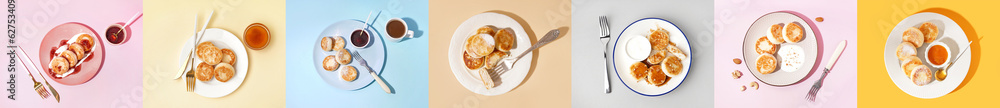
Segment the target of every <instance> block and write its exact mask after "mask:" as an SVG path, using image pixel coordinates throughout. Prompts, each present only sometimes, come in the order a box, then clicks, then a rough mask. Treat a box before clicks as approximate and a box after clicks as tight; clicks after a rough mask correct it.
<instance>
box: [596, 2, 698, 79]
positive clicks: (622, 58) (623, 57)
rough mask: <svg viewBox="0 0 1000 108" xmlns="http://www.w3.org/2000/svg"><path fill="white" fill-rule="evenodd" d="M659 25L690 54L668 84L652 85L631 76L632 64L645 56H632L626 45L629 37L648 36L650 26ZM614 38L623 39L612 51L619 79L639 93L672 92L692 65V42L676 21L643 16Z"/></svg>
mask: <svg viewBox="0 0 1000 108" xmlns="http://www.w3.org/2000/svg"><path fill="white" fill-rule="evenodd" d="M657 27H661V28H663V29H666V30H667V31H668V32H669V35H670V42H673V43H674V44H675V45H676V46H677V48H680V49H681V50H683V51H684V53H685V54H687V55H688V57H687V58H685V59H683V60H681V64H684V66H682V67H684V69H683V70H681V73H680V74H678V75H677V76H675V77H673V78H671V79H670V80H669V81H667V84H664V85H663V86H656V85H651V84H649V83H646V81H642V80H639V79H636V78H635V77H632V72H631V71H630V70H631V69H630V68H631V67H630V66H631V65H632V64H634V63H636V62H640V61H642V60H644V59H645V57H643V58H642V59H634V58H632V57H629V56H628V54H627V53H626V52H625V46H627V45H626V43H627V42H628V41H627V40H628V39H632V38H635V37H645V36H647V35H649V34H650V32H649V30H652V29H656V28H657ZM615 40H620V41H616V42H615V47H614V51H613V52H612V55H611V56H612V57H613V58H612V59H613V60H612V61H613V62H612V63H613V64H614V66H615V67H614V68H615V73H617V74H618V79H620V80H621V81H622V83H624V84H625V87H628V88H629V89H631V90H632V91H633V92H635V93H639V94H641V95H643V96H660V95H663V94H667V93H670V91H673V90H674V89H675V88H677V87H678V86H680V85H681V83H682V82H684V79H685V78H687V74H688V71H690V69H691V59H692V58H693V57H694V56H695V55H691V44H690V43H688V40H687V36H685V35H684V32H682V31H681V29H680V28H677V26H676V25H674V24H673V23H670V22H669V21H667V20H664V19H660V18H643V19H639V20H637V21H635V22H632V24H629V25H628V27H625V30H623V31H622V33H621V34H620V35H619V36H618V39H615Z"/></svg>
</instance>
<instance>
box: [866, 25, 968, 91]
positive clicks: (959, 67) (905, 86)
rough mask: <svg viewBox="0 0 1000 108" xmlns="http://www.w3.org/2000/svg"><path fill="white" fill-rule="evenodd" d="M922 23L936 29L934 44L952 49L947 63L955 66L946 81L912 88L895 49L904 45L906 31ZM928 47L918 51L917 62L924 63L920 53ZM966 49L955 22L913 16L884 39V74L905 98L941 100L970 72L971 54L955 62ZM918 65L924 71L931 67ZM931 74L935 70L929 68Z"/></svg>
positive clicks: (966, 43) (962, 32)
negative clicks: (939, 43)
mask: <svg viewBox="0 0 1000 108" xmlns="http://www.w3.org/2000/svg"><path fill="white" fill-rule="evenodd" d="M924 22H931V23H934V24H935V25H938V30H939V36H938V38H937V40H935V41H940V42H943V43H944V44H945V45H946V46H948V47H949V49H951V52H950V53H949V54H951V56H950V57H951V58H950V59H953V60H952V62H955V64H954V65H952V66H951V69H949V70H948V77H947V78H945V79H944V81H933V82H931V83H930V84H927V85H924V86H917V85H916V84H913V81H911V80H910V78H909V77H907V76H906V73H904V72H903V68H902V67H901V66H900V63H899V62H902V61H900V60H899V59H898V58H897V57H896V47H898V46H899V44H900V43H901V42H903V41H902V34H903V31H906V29H907V28H910V27H920V24H921V23H924ZM928 44H929V43H924V45H923V46H921V47H919V48H917V51H921V52H917V57H920V59H926V58H924V52H923V51H924V49H926V48H927V47H926V46H927V45H928ZM968 45H969V39H968V38H967V37H966V36H965V32H964V31H963V30H962V27H959V25H958V23H955V21H953V20H951V18H948V17H947V16H944V15H941V14H937V13H932V12H924V13H917V14H913V15H911V16H910V17H906V19H903V21H900V22H899V24H897V25H896V27H895V28H893V29H892V32H891V33H889V38H888V39H886V41H885V53H884V54H883V55H884V56H883V59H885V70H886V72H888V73H889V78H891V79H892V82H893V83H895V84H896V87H899V89H901V90H903V92H906V94H910V95H911V96H914V97H917V98H924V99H930V98H937V97H941V96H944V95H947V94H948V93H951V92H952V91H954V90H955V88H958V85H960V84H962V81H963V80H965V76H966V74H968V72H969V65H970V63H971V61H972V59H971V58H970V56H972V53H971V52H966V54H964V55H962V58H959V59H958V60H954V59H955V57H958V54H959V53H960V52H962V50H964V49H965V48H966V47H969V46H968ZM921 61H922V62H924V64H925V65H927V67H930V65H928V64H930V63H928V62H926V61H924V60H921ZM931 70H933V71H932V72H934V71H937V70H938V68H932V69H931Z"/></svg>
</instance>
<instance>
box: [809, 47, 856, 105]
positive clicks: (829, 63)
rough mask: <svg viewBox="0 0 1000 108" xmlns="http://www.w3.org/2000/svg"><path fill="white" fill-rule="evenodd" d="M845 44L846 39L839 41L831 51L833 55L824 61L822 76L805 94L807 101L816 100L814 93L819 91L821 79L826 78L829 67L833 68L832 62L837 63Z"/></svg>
mask: <svg viewBox="0 0 1000 108" xmlns="http://www.w3.org/2000/svg"><path fill="white" fill-rule="evenodd" d="M846 46H847V41H846V40H845V41H840V44H838V45H837V50H836V51H833V54H834V55H833V56H830V60H829V61H827V62H826V68H824V69H823V76H822V77H820V78H819V80H818V81H816V83H815V84H813V86H812V88H811V89H809V94H806V99H808V100H809V101H816V93H818V92H819V88H820V87H823V80H825V79H826V75H827V74H829V73H830V69H831V68H833V64H836V63H837V59H839V58H840V53H842V52H844V47H846Z"/></svg>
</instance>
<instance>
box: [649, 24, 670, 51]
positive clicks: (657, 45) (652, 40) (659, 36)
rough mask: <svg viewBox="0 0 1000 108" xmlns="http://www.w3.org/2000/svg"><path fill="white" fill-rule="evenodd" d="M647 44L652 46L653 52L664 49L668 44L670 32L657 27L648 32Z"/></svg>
mask: <svg viewBox="0 0 1000 108" xmlns="http://www.w3.org/2000/svg"><path fill="white" fill-rule="evenodd" d="M649 32H650V34H649V36H646V38H647V39H649V44H651V45H653V50H662V49H666V48H667V45H669V44H670V34H669V33H670V32H668V31H667V30H665V29H663V28H659V27H657V28H656V29H652V30H649Z"/></svg>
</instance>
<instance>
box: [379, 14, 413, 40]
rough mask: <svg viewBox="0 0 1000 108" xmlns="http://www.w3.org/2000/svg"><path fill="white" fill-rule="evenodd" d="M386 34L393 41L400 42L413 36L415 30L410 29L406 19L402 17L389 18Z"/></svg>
mask: <svg viewBox="0 0 1000 108" xmlns="http://www.w3.org/2000/svg"><path fill="white" fill-rule="evenodd" d="M385 31H386V34H388V35H389V38H390V39H391V40H392V41H395V42H399V41H401V40H403V39H405V38H413V30H410V29H409V26H407V25H406V21H404V20H403V19H400V18H392V19H389V22H386V24H385Z"/></svg>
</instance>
